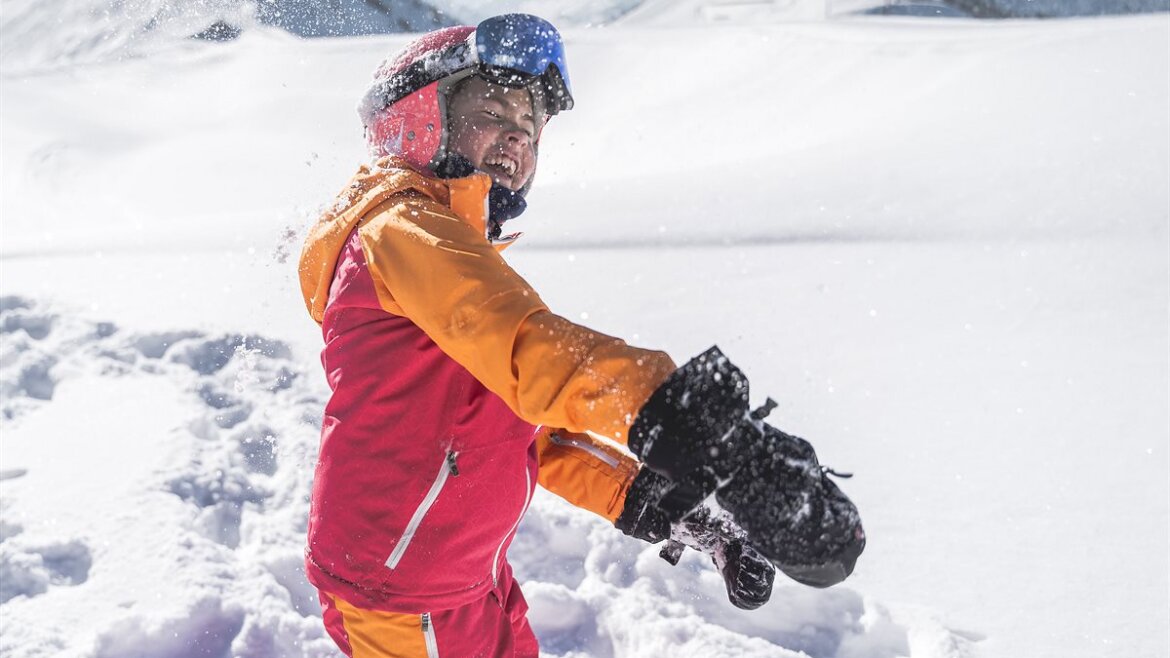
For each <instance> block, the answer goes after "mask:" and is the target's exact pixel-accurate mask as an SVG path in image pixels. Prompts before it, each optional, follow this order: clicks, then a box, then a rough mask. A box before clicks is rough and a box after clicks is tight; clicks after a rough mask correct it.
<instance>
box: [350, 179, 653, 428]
mask: <svg viewBox="0 0 1170 658" xmlns="http://www.w3.org/2000/svg"><path fill="white" fill-rule="evenodd" d="M359 230H360V232H361V237H362V249H363V251H364V252H365V256H366V262H367V265H368V267H369V269H370V274H371V276H372V278H373V280H374V286H375V290H376V292H377V294H378V298H379V302H380V303H381V305H382V306H383V308H385V309H386V310H388V311H390V312H392V313H396V314H400V315H403V316H405V317H407V318H409V319H410V320H411V321H413V322H414V323H415V324H417V325H418V326H419V328H421V329H422V330H423V331H424V332H425V333H426V334H427V335H428V336H429V337H430V338H431V340H433V341H435V343H436V344H437V345H438V346H439V348H440V349H442V350H443V352H445V353H446V354H447V355H448V356H450V357H451V358H452V359H454V360H455V361H456V362H458V363H459V364H460V365H462V366H463V367H465V368H467V369H468V371H470V372H471V374H472V375H473V376H474V377H475V378H476V379H477V380H479V381H480V382H481V383H483V385H484V386H486V387H487V388H488V389H489V390H491V391H492V392H493V393H495V394H497V395H499V396H500V397H501V398H502V399H503V400H504V402H505V403H506V404H507V405H508V406H509V407H510V408H511V409H512V410H513V411H514V412H515V413H516V414H517V415H518V416H520V417H521V418H523V419H524V420H526V421H528V422H530V423H532V424H534V425H545V426H549V427H563V428H565V429H567V430H569V431H572V432H578V433H581V432H586V431H591V432H594V433H597V434H600V435H602V436H606V437H610V438H613V439H615V440H617V441H619V442H621V443H625V442H626V440H627V434H628V430H629V426H630V425H631V424H632V423H633V420H634V417H635V416H636V415H637V413H638V410H639V409H641V406H642V404H643V403H645V401H646V400H647V399H648V398H649V397H650V394H651V393H653V392H654V389H655V388H657V387H658V385H659V384H660V383H662V382H663V381H664V380H665V379H666V377H667V376H668V375H670V373H671V372H673V371H674V369H675V365H674V362H673V361H671V359H670V357H669V356H667V355H666V354H664V353H662V352H655V351H650V350H643V349H638V348H635V347H631V346H629V345H627V344H626V343H625V342H623V341H621V340H619V339H617V338H613V337H610V336H606V335H604V334H601V333H598V332H596V331H593V330H591V329H588V328H586V327H582V326H580V325H577V324H574V323H572V322H570V321H568V320H566V319H565V318H562V317H560V316H558V315H556V314H554V313H552V312H550V311H549V310H548V307H547V306H545V304H544V302H543V301H541V299H540V297H539V296H538V295H537V294H536V291H535V290H533V289H532V287H531V286H530V285H529V284H528V283H527V282H526V281H524V279H522V278H521V277H520V275H518V274H517V273H516V272H515V271H514V270H512V268H511V267H509V266H508V265H507V263H505V262H504V260H503V258H502V257H501V256H500V255H499V253H497V252H496V250H495V249H494V248H493V247H492V245H491V244H490V243H489V242H488V241H487V239H486V238H485V237H484V236H483V235H482V234H480V233H479V232H477V231H476V230H475V229H474V228H472V226H470V225H469V224H467V223H466V222H464V221H462V220H461V219H459V217H457V216H455V215H454V214H452V212H451V211H450V210H449V209H448V208H447V207H445V206H444V205H442V204H440V203H438V202H436V201H434V200H432V199H430V198H429V197H426V196H423V195H421V194H416V195H406V196H398V197H395V198H393V199H390V200H387V201H385V202H383V203H382V204H380V205H378V206H377V207H375V208H374V209H372V211H371V212H370V213H369V214H367V217H366V219H365V220H364V221H363V223H362V225H361V227H360V229H359Z"/></svg>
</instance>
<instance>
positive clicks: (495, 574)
mask: <svg viewBox="0 0 1170 658" xmlns="http://www.w3.org/2000/svg"><path fill="white" fill-rule="evenodd" d="M530 500H532V473H530V472H529V470H528V465H527V464H525V465H524V507H521V508H520V515H519V516H517V517H516V522H515V523H513V524H512V527H511V528H509V529H508V532H507V534H505V535H504V538H503V539H501V540H500V545H499V546H497V547H496V554H495V556H493V557H492V587H499V586H500V551H502V550H504V542H506V541H508V537H510V536H512V532H513V531H514V530H516V528H517V527H518V526H519V525H520V520H521V519H523V518H524V513H525V512H527V511H528V502H529V501H530Z"/></svg>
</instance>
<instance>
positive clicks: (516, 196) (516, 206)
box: [431, 153, 528, 240]
mask: <svg viewBox="0 0 1170 658" xmlns="http://www.w3.org/2000/svg"><path fill="white" fill-rule="evenodd" d="M431 170H432V171H434V172H435V175H436V176H438V177H439V178H463V177H465V176H470V175H472V174H474V173H475V165H473V164H471V160H468V159H467V158H465V157H463V156H462V155H459V154H458V153H447V154H446V155H445V156H444V157H443V159H441V160H439V162H438V164H436V165H435V166H434V167H432V168H431ZM527 191H528V186H527V185H525V186H524V187H523V188H521V190H520V191H519V192H515V191H512V190H510V189H508V188H506V187H504V186H503V185H500V184H499V183H497V182H496V181H494V180H493V181H492V187H491V190H489V191H488V238H489V239H491V240H495V239H497V238H499V237H500V233H501V232H502V231H503V226H504V222H506V221H508V220H509V219H515V218H517V217H519V216H520V214H521V213H523V212H524V209H525V208H527V207H528V202H527V201H525V200H524V192H527Z"/></svg>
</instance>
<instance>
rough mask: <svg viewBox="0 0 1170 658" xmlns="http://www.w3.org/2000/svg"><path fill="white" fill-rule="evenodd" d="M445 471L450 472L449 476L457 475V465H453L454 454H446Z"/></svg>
mask: <svg viewBox="0 0 1170 658" xmlns="http://www.w3.org/2000/svg"><path fill="white" fill-rule="evenodd" d="M447 470H449V471H451V475H455V476H458V475H459V465H458V464H456V463H455V453H454V452H448V453H447Z"/></svg>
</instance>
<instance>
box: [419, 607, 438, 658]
mask: <svg viewBox="0 0 1170 658" xmlns="http://www.w3.org/2000/svg"><path fill="white" fill-rule="evenodd" d="M422 632H423V639H424V640H426V643H427V658H439V641H438V640H436V639H435V625H434V624H433V623H431V613H429V612H424V613H422Z"/></svg>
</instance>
